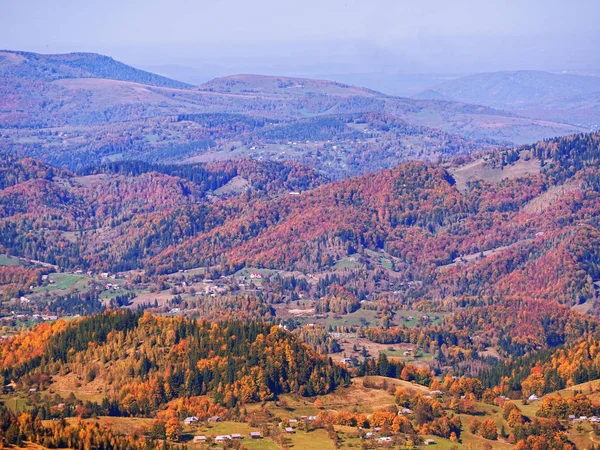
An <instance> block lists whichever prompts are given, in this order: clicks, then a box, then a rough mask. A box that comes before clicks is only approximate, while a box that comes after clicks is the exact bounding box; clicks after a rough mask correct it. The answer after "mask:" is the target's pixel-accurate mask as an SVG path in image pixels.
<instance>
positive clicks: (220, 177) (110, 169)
mask: <svg viewBox="0 0 600 450" xmlns="http://www.w3.org/2000/svg"><path fill="white" fill-rule="evenodd" d="M148 172H158V173H162V174H165V175H169V176H173V177H179V178H183V179H185V180H188V181H191V182H192V183H194V184H197V185H198V186H200V188H201V190H202V191H203V192H206V191H214V190H216V189H218V188H220V187H221V186H223V185H224V184H226V183H227V182H228V181H230V180H231V179H232V178H233V177H235V176H236V175H237V171H236V170H235V168H231V169H230V170H229V171H223V172H220V171H211V170H208V169H207V168H206V166H205V165H202V164H152V163H148V162H145V161H114V162H109V163H105V164H101V165H99V166H94V167H88V168H86V169H83V170H80V171H79V172H78V173H79V175H95V174H99V173H111V174H120V175H125V176H139V175H141V174H143V173H148Z"/></svg>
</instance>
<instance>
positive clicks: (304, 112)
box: [0, 51, 588, 178]
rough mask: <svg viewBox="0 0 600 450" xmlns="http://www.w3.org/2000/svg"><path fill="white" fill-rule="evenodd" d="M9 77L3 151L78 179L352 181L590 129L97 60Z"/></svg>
mask: <svg viewBox="0 0 600 450" xmlns="http://www.w3.org/2000/svg"><path fill="white" fill-rule="evenodd" d="M0 74H1V75H2V76H1V77H0V84H1V85H2V92H3V94H4V95H3V96H2V105H1V110H0V125H1V126H2V128H3V129H2V139H0V148H3V149H10V151H11V152H14V153H16V154H18V155H20V156H33V157H36V158H40V159H43V160H45V161H47V162H50V163H52V164H58V165H62V166H65V167H69V168H71V169H75V168H81V167H85V166H91V165H94V164H97V163H100V162H106V161H111V160H119V159H142V160H145V161H149V162H182V161H191V162H194V161H209V160H220V159H230V158H232V157H237V156H250V157H256V158H268V159H276V160H286V159H291V160H295V161H299V162H302V163H305V164H308V165H310V166H312V167H314V168H316V169H318V170H320V171H322V172H323V173H326V174H328V175H329V176H332V177H334V178H343V177H346V176H348V175H354V174H358V173H364V172H367V171H373V170H378V169H380V168H389V167H393V166H394V165H396V164H398V163H399V162H401V161H404V160H407V159H411V158H412V159H414V158H417V159H424V160H434V159H436V158H439V157H442V158H445V157H449V156H452V155H460V154H463V155H466V154H469V153H470V152H472V151H474V150H475V149H476V148H479V149H481V148H490V147H493V146H497V145H505V144H510V143H517V144H522V143H528V142H534V141H536V140H539V139H543V138H547V137H552V136H557V135H566V134H572V133H575V132H581V131H586V130H587V129H588V128H586V127H584V126H579V125H572V124H567V123H564V121H549V120H546V119H543V120H540V119H532V118H527V117H523V116H522V115H520V114H518V112H507V111H503V110H501V109H497V108H491V107H485V106H477V105H473V104H469V103H464V102H455V101H447V100H422V99H411V98H402V97H394V96H389V95H385V94H382V93H380V92H377V91H373V90H369V89H365V88H360V87H353V86H349V85H345V84H342V83H337V82H332V81H318V80H310V79H299V78H289V77H273V76H271V77H266V76H260V75H233V76H229V77H224V78H219V79H215V80H212V81H210V82H207V83H204V84H202V85H200V86H197V87H192V86H189V85H186V84H184V83H180V82H178V81H174V80H170V79H167V78H164V77H161V76H156V75H154V74H151V73H148V72H144V71H140V70H138V69H134V68H132V67H130V66H126V65H124V64H122V63H119V62H117V61H114V60H113V59H111V58H108V57H104V56H100V55H95V54H81V53H78V54H68V55H39V54H31V53H24V52H10V51H3V52H2V53H1V55H0Z"/></svg>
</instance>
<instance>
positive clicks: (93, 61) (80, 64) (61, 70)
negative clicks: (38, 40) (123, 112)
mask: <svg viewBox="0 0 600 450" xmlns="http://www.w3.org/2000/svg"><path fill="white" fill-rule="evenodd" d="M0 78H13V79H14V78H16V79H27V80H43V81H55V80H63V79H73V78H103V79H109V80H120V81H131V82H134V83H141V84H148V85H152V86H162V87H171V88H180V89H185V88H189V87H191V86H190V85H188V84H186V83H182V82H180V81H176V80H171V79H169V78H166V77H163V76H160V75H156V74H153V73H150V72H146V71H144V70H140V69H136V68H134V67H131V66H128V65H127V64H123V63H121V62H119V61H115V60H114V59H113V58H110V57H108V56H104V55H99V54H96V53H66V54H56V55H46V54H40V53H29V52H21V51H11V50H0Z"/></svg>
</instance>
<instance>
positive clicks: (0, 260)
mask: <svg viewBox="0 0 600 450" xmlns="http://www.w3.org/2000/svg"><path fill="white" fill-rule="evenodd" d="M20 264H21V261H19V258H15V257H13V256H8V255H0V266H18V265H20Z"/></svg>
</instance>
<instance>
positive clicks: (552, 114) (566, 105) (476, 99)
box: [417, 70, 600, 129]
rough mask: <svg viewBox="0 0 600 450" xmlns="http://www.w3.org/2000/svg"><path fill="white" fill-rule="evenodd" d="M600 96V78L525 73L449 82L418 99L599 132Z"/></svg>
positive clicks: (484, 75)
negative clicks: (478, 107)
mask: <svg viewBox="0 0 600 450" xmlns="http://www.w3.org/2000/svg"><path fill="white" fill-rule="evenodd" d="M599 96H600V77H597V76H586V75H577V74H568V73H549V72H542V71H528V70H523V71H514V72H493V73H481V74H475V75H470V76H466V77H462V78H458V79H455V80H449V81H446V82H444V83H442V84H440V85H439V86H436V87H434V88H431V90H429V91H425V92H422V93H421V94H419V95H417V98H429V99H436V100H437V99H445V100H448V101H460V102H466V103H473V104H480V105H486V106H489V107H493V108H499V109H503V110H508V111H515V112H518V113H519V114H520V115H524V116H529V117H536V118H540V119H547V120H557V121H563V122H568V123H573V124H576V125H581V126H585V127H588V128H590V129H597V128H598V127H600V103H599V98H600V97H599Z"/></svg>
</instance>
